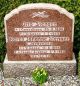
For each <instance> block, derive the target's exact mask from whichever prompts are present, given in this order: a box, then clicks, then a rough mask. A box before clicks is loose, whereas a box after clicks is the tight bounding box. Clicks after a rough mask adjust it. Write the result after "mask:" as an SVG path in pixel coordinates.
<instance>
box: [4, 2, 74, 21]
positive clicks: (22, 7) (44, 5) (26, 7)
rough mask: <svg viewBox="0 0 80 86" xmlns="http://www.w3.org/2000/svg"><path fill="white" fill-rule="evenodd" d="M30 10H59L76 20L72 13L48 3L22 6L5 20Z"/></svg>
mask: <svg viewBox="0 0 80 86" xmlns="http://www.w3.org/2000/svg"><path fill="white" fill-rule="evenodd" d="M28 9H52V10H57V11H58V12H60V13H61V14H65V15H66V16H67V17H69V18H70V19H72V20H74V15H73V14H72V13H70V12H68V11H67V10H66V9H64V8H62V7H60V6H59V5H56V4H48V3H36V4H34V3H33V4H25V5H21V6H19V7H18V8H15V9H14V10H12V11H11V12H10V13H8V14H7V15H6V16H5V18H4V20H8V19H9V18H11V17H12V16H13V15H15V14H19V12H20V11H23V10H28Z"/></svg>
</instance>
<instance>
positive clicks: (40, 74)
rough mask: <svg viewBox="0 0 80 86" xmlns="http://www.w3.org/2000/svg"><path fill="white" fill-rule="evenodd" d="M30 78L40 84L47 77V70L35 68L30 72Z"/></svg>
mask: <svg viewBox="0 0 80 86" xmlns="http://www.w3.org/2000/svg"><path fill="white" fill-rule="evenodd" d="M32 78H33V80H34V81H35V82H36V83H37V85H40V86H42V85H43V83H45V82H46V81H47V79H48V72H47V71H46V70H45V69H44V68H38V67H37V68H36V69H34V70H33V72H32Z"/></svg>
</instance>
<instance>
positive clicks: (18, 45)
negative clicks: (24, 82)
mask: <svg viewBox="0 0 80 86" xmlns="http://www.w3.org/2000/svg"><path fill="white" fill-rule="evenodd" d="M4 21H5V32H6V44H7V56H8V60H11V61H17V60H18V61H21V60H23V61H24V60H25V61H26V60H28V61H29V60H30V61H31V60H38V61H39V60H71V59H72V55H73V32H74V16H73V14H71V13H69V12H67V11H66V10H65V9H64V8H61V7H59V6H57V5H54V4H27V5H22V6H20V7H18V8H16V9H14V10H13V11H11V12H10V13H9V14H7V15H6V16H5V19H4Z"/></svg>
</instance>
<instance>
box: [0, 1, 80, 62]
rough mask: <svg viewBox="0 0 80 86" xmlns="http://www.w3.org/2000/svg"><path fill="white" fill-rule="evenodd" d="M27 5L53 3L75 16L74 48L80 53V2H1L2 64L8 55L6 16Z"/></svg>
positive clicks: (0, 41) (0, 50)
mask: <svg viewBox="0 0 80 86" xmlns="http://www.w3.org/2000/svg"><path fill="white" fill-rule="evenodd" d="M27 3H53V4H58V5H60V6H61V7H64V8H65V9H67V10H68V11H69V12H71V13H73V14H74V16H75V29H74V48H73V51H74V52H75V54H76V55H77V53H78V52H79V51H80V28H79V27H80V0H0V62H3V61H4V58H5V54H6V43H5V31H4V16H5V15H6V14H7V13H9V12H10V11H11V10H13V9H14V8H16V7H18V6H20V5H22V4H27Z"/></svg>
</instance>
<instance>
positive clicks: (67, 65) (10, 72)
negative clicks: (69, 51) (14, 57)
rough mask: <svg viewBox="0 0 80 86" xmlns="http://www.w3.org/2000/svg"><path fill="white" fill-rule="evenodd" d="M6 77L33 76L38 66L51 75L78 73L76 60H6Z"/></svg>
mask: <svg viewBox="0 0 80 86" xmlns="http://www.w3.org/2000/svg"><path fill="white" fill-rule="evenodd" d="M3 66H4V77H5V78H10V77H11V78H16V77H22V76H23V77H31V73H32V71H33V70H34V69H35V68H36V67H44V68H46V70H47V71H48V73H49V75H50V76H64V75H69V76H70V75H76V60H75V58H74V57H73V60H69V61H8V60H7V58H6V59H5V61H4V64H3Z"/></svg>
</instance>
